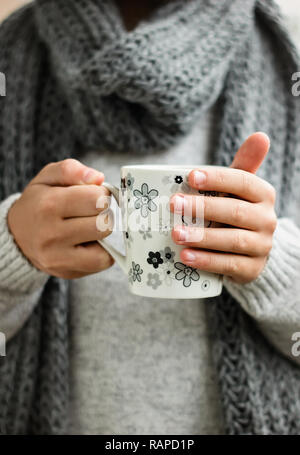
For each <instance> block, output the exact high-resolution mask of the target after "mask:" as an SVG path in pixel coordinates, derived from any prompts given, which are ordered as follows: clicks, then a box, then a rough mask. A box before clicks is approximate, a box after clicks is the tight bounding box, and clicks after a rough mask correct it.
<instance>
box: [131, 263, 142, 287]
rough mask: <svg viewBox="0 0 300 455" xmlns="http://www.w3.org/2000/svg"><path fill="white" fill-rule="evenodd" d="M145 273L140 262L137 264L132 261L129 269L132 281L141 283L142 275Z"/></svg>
mask: <svg viewBox="0 0 300 455" xmlns="http://www.w3.org/2000/svg"><path fill="white" fill-rule="evenodd" d="M142 273H143V269H141V266H140V264H136V263H135V262H132V267H131V269H130V270H129V281H130V282H131V283H132V282H133V281H138V282H139V283H140V282H141V281H142V279H141V275H142Z"/></svg>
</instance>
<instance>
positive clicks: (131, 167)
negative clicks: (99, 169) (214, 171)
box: [121, 163, 222, 172]
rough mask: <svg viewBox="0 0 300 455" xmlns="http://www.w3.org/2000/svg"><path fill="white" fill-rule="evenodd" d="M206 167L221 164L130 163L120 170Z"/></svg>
mask: <svg viewBox="0 0 300 455" xmlns="http://www.w3.org/2000/svg"><path fill="white" fill-rule="evenodd" d="M206 167H222V166H215V165H212V164H199V163H198V164H186V165H182V164H181V165H180V164H130V165H125V166H122V167H121V171H123V170H124V171H127V170H136V171H138V170H141V171H155V172H157V171H163V172H165V171H178V170H181V171H182V170H189V171H190V170H193V169H198V168H206Z"/></svg>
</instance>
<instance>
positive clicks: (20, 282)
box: [0, 193, 49, 340]
mask: <svg viewBox="0 0 300 455" xmlns="http://www.w3.org/2000/svg"><path fill="white" fill-rule="evenodd" d="M20 196H21V194H19V193H17V194H13V195H11V196H9V197H8V198H7V199H5V200H4V201H3V202H1V203H0V332H2V333H4V335H5V337H6V339H7V340H8V339H10V338H11V337H13V336H14V335H15V334H16V333H17V331H18V330H20V329H21V327H22V326H23V325H24V323H25V322H26V320H27V319H28V317H29V316H30V314H31V312H32V311H33V309H34V307H35V305H36V304H37V303H38V300H39V297H40V295H41V293H42V290H43V287H44V285H45V284H46V282H47V280H48V278H49V275H47V274H45V273H44V272H41V271H40V270H38V269H37V268H35V267H34V266H33V265H31V263H30V262H29V261H28V260H27V258H26V257H25V256H24V255H23V254H22V252H21V250H20V249H19V248H18V246H17V244H16V242H15V241H14V238H13V235H12V234H11V232H10V231H9V228H8V224H7V214H8V211H9V209H10V207H11V206H12V205H13V203H14V202H15V201H16V200H17V199H18V198H19V197H20Z"/></svg>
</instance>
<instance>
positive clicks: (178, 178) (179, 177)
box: [174, 175, 183, 185]
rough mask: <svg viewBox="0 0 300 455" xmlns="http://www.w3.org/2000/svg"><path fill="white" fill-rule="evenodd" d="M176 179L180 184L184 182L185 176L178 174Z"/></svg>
mask: <svg viewBox="0 0 300 455" xmlns="http://www.w3.org/2000/svg"><path fill="white" fill-rule="evenodd" d="M174 180H175V183H178V185H180V184H181V183H182V182H183V178H182V177H181V175H176V177H175V178H174Z"/></svg>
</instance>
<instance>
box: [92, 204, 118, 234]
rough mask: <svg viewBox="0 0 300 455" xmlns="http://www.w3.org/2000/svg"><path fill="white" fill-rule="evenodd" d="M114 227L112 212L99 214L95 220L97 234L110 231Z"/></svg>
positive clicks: (108, 210) (106, 211)
mask: <svg viewBox="0 0 300 455" xmlns="http://www.w3.org/2000/svg"><path fill="white" fill-rule="evenodd" d="M113 226H114V215H113V212H112V210H110V209H107V210H104V211H103V212H101V213H100V214H99V215H98V216H97V218H96V228H97V230H98V231H99V232H106V231H107V230H108V229H109V230H112V229H113Z"/></svg>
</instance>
